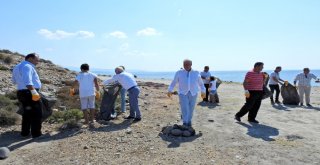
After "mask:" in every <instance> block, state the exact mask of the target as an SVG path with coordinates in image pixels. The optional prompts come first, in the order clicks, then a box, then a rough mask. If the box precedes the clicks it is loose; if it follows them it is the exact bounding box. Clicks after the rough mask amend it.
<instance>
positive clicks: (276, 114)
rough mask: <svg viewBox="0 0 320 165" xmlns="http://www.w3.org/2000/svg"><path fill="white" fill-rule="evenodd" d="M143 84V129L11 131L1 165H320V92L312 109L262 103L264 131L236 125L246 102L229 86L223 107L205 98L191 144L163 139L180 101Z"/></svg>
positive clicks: (111, 125) (121, 123)
mask: <svg viewBox="0 0 320 165" xmlns="http://www.w3.org/2000/svg"><path fill="white" fill-rule="evenodd" d="M138 80H139V84H140V88H141V94H140V98H139V105H140V108H141V111H142V114H143V119H142V121H141V122H138V123H134V124H131V123H129V122H127V121H125V120H123V119H122V116H126V115H127V114H122V115H121V116H120V117H118V119H116V120H113V121H110V122H108V123H107V124H106V125H102V124H101V125H99V124H98V125H97V126H95V128H93V129H80V130H70V131H64V132H57V131H52V129H50V127H52V126H50V125H49V124H44V129H43V130H44V131H47V133H48V134H49V136H48V137H44V138H43V139H39V140H30V139H29V140H28V139H27V140H23V139H22V140H18V139H19V135H18V133H17V132H18V131H19V126H16V127H12V128H11V129H10V130H11V131H12V132H14V133H8V132H5V133H3V134H2V136H1V141H0V145H1V146H13V147H12V148H13V149H14V150H13V151H12V153H11V156H10V157H9V158H8V159H5V160H0V164H148V165H149V164H226V165H229V164H252V165H255V164H265V165H269V164H295V165H297V164H301V165H305V164H320V120H319V119H320V88H319V87H314V88H312V93H311V104H312V105H313V107H312V108H307V107H299V106H284V105H275V106H272V105H271V104H270V100H268V99H266V100H263V103H262V105H261V108H260V111H259V112H258V116H257V120H259V121H260V124H251V123H248V122H247V121H246V119H247V116H244V117H243V118H242V121H243V122H242V123H237V122H235V120H234V114H235V113H236V112H237V111H238V110H239V109H240V108H241V107H242V105H243V104H244V101H245V98H244V95H243V88H242V85H241V84H239V83H223V84H222V85H221V86H220V87H219V90H218V92H219V96H220V104H219V105H214V104H209V103H202V102H201V99H200V97H199V98H198V104H197V106H196V110H195V113H194V117H193V126H194V128H195V130H196V133H197V134H196V136H194V137H189V138H186V137H171V136H166V135H163V134H161V130H162V128H163V127H165V126H168V125H173V124H181V122H180V110H179V103H178V96H177V95H173V96H172V98H168V97H167V96H166V92H167V88H168V86H167V85H168V84H169V83H170V81H168V80H147V79H138ZM10 136H11V140H10V139H9V138H8V137H10ZM4 139H6V140H5V141H4ZM1 146H0V147H1Z"/></svg>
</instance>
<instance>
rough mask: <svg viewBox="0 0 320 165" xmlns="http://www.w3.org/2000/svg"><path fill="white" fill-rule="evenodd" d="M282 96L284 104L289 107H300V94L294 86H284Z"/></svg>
mask: <svg viewBox="0 0 320 165" xmlns="http://www.w3.org/2000/svg"><path fill="white" fill-rule="evenodd" d="M280 90H281V96H282V98H283V102H282V103H283V104H287V105H298V104H299V102H300V98H299V94H298V91H297V89H296V87H294V86H293V85H292V84H290V83H288V84H287V85H285V84H283V85H282V86H281V89H280Z"/></svg>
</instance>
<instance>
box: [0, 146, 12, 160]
mask: <svg viewBox="0 0 320 165" xmlns="http://www.w3.org/2000/svg"><path fill="white" fill-rule="evenodd" d="M9 155H10V150H9V149H8V148H7V147H1V148H0V159H6V158H8V157H9Z"/></svg>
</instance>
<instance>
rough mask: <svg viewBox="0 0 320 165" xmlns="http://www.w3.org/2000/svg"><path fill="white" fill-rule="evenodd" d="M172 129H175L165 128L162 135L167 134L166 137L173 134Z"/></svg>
mask: <svg viewBox="0 0 320 165" xmlns="http://www.w3.org/2000/svg"><path fill="white" fill-rule="evenodd" d="M172 129H173V128H172V127H171V126H169V127H164V128H163V129H162V133H163V134H165V135H169V134H170V133H171V131H172Z"/></svg>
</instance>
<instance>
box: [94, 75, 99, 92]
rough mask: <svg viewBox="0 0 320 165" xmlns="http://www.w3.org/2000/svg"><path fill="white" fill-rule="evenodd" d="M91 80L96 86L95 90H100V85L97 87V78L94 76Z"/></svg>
mask: <svg viewBox="0 0 320 165" xmlns="http://www.w3.org/2000/svg"><path fill="white" fill-rule="evenodd" d="M93 82H94V86H95V87H96V90H97V91H100V87H99V84H98V79H97V78H94V80H93Z"/></svg>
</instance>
